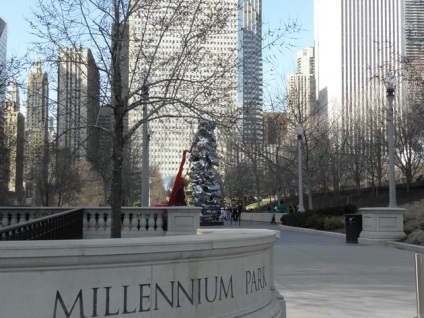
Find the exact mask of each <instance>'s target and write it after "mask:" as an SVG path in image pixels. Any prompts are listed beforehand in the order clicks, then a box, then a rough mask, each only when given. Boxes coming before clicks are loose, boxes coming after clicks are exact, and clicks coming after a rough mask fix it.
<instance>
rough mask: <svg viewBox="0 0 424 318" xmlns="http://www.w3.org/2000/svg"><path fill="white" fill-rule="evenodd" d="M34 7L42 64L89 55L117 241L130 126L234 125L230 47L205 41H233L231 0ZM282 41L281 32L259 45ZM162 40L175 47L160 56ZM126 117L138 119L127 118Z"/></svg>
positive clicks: (43, 2) (52, 2)
mask: <svg viewBox="0 0 424 318" xmlns="http://www.w3.org/2000/svg"><path fill="white" fill-rule="evenodd" d="M37 8H38V9H37V11H36V12H35V15H34V19H33V20H30V24H31V27H32V29H33V30H34V34H35V35H36V36H38V38H39V41H38V42H36V43H35V45H36V49H37V51H38V52H42V53H43V55H44V58H45V60H46V61H51V62H53V63H55V61H57V57H58V52H59V49H60V48H63V47H68V48H80V47H83V48H84V47H89V48H91V50H92V51H93V52H94V56H95V59H96V62H97V67H98V70H99V72H100V83H101V86H100V92H101V93H100V103H101V104H102V105H109V107H111V108H112V111H113V129H112V130H110V131H108V133H109V134H110V135H111V136H112V141H113V151H112V162H113V169H112V179H111V194H110V199H111V206H112V227H111V236H112V237H120V235H121V203H122V199H123V198H122V196H123V191H122V190H123V183H122V176H123V174H122V173H123V166H124V158H125V157H126V150H125V147H126V146H128V144H129V141H130V140H131V137H132V136H133V135H134V134H135V132H136V131H137V129H138V128H139V127H140V126H141V125H143V123H145V122H146V121H158V122H162V123H164V125H166V124H167V122H168V121H169V119H167V118H184V119H185V120H187V121H191V120H197V118H199V117H206V118H209V119H212V120H213V121H215V122H217V123H219V125H221V126H225V125H231V124H232V123H234V121H235V115H236V107H235V100H236V98H235V97H236V94H235V93H234V92H237V81H236V79H237V71H238V65H239V60H238V54H237V48H234V51H233V52H227V53H226V54H220V52H218V51H217V50H215V51H214V50H212V49H211V48H210V47H209V44H210V43H212V42H213V41H217V40H218V38H220V39H221V40H222V39H224V38H225V36H232V37H233V38H235V37H236V36H237V32H238V30H237V12H238V9H239V8H238V6H237V4H236V3H235V2H231V3H230V2H223V1H206V0H172V1H160V0H153V1H151V0H149V1H147V0H133V1H129V0H112V1H103V0H92V1H85V0H39V1H38V5H37ZM231 30H233V31H231ZM228 32H232V33H228ZM282 37H284V32H280V33H279V34H278V35H276V36H274V38H275V40H274V41H270V42H269V43H267V45H276V44H277V43H278V41H279V40H280V39H282ZM168 41H173V42H171V43H173V44H175V45H174V46H178V48H179V49H178V50H174V51H170V52H169V54H164V51H163V50H162V49H161V48H164V47H166V46H167V45H171V43H170V42H168ZM205 70H207V72H205ZM141 74H143V75H141ZM147 93H148V98H146V96H147ZM143 105H144V106H145V107H147V109H148V111H147V114H142V106H143ZM211 105H214V107H211ZM60 107H61V105H58V108H60ZM129 113H135V114H137V113H138V114H139V115H138V117H137V115H131V118H132V119H133V120H132V121H130V120H128V114H129ZM95 128H97V129H104V128H101V127H98V126H96V127H95Z"/></svg>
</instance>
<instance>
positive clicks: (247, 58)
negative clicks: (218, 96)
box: [238, 0, 263, 143]
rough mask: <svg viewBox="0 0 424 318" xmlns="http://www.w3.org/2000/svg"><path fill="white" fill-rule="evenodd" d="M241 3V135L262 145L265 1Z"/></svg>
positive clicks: (246, 0)
mask: <svg viewBox="0 0 424 318" xmlns="http://www.w3.org/2000/svg"><path fill="white" fill-rule="evenodd" d="M240 3H241V4H242V5H241V7H240V8H239V56H240V60H241V61H240V64H241V67H240V68H239V79H238V81H239V85H240V88H239V109H240V114H241V121H240V122H241V127H240V133H241V137H242V140H243V142H247V143H250V142H254V143H262V138H263V126H262V123H263V121H262V118H263V117H262V111H263V87H262V79H263V78H262V0H245V1H241V2H240Z"/></svg>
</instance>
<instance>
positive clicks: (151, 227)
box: [147, 213, 155, 231]
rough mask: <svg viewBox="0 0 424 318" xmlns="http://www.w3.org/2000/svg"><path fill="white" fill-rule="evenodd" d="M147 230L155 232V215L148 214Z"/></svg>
mask: <svg viewBox="0 0 424 318" xmlns="http://www.w3.org/2000/svg"><path fill="white" fill-rule="evenodd" d="M148 226H149V227H148V229H147V231H154V230H155V215H154V213H149V222H148Z"/></svg>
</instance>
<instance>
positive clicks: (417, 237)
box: [405, 230, 424, 245]
mask: <svg viewBox="0 0 424 318" xmlns="http://www.w3.org/2000/svg"><path fill="white" fill-rule="evenodd" d="M405 242H406V243H409V244H417V245H424V231H423V230H415V231H414V232H412V233H411V234H409V235H408V237H407V238H406V241H405Z"/></svg>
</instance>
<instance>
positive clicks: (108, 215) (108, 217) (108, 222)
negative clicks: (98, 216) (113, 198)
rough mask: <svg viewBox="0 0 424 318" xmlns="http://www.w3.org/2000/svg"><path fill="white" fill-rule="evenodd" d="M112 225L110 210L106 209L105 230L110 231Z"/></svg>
mask: <svg viewBox="0 0 424 318" xmlns="http://www.w3.org/2000/svg"><path fill="white" fill-rule="evenodd" d="M111 226H112V211H110V210H108V211H106V231H110V228H111Z"/></svg>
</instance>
